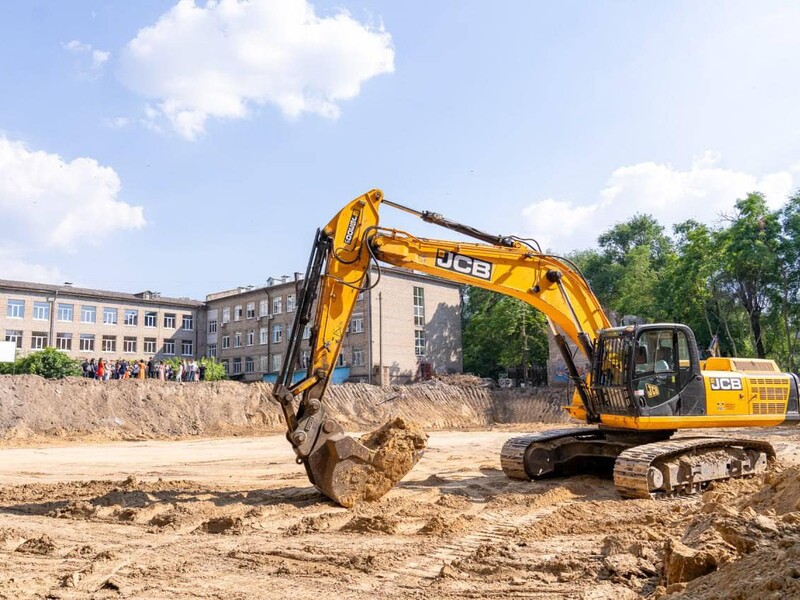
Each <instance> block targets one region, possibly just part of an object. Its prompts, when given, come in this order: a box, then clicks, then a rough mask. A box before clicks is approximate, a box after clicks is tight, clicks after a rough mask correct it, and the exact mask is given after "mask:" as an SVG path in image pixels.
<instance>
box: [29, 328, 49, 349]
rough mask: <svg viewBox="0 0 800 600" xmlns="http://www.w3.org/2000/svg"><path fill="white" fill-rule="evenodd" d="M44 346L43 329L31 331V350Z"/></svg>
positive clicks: (45, 342)
mask: <svg viewBox="0 0 800 600" xmlns="http://www.w3.org/2000/svg"><path fill="white" fill-rule="evenodd" d="M44 348H47V333H46V332H44V331H34V332H33V333H31V350H43V349H44Z"/></svg>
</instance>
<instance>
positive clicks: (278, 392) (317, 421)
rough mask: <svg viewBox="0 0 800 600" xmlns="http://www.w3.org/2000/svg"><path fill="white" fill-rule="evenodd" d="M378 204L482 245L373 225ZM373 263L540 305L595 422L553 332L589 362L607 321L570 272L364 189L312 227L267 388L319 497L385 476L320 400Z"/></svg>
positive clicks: (349, 492) (509, 240) (585, 408)
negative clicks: (280, 359) (303, 362)
mask: <svg viewBox="0 0 800 600" xmlns="http://www.w3.org/2000/svg"><path fill="white" fill-rule="evenodd" d="M382 204H387V205H390V206H393V207H395V208H399V209H401V210H404V211H406V212H410V213H412V214H415V215H416V216H418V217H420V218H421V219H422V220H424V221H426V222H429V223H434V224H437V225H440V226H442V227H445V228H448V229H451V230H453V231H456V232H458V233H461V234H464V235H467V236H470V237H473V238H476V239H478V240H481V241H482V242H484V243H474V242H453V241H441V240H433V239H423V238H418V237H415V236H413V235H410V234H408V233H405V232H403V231H399V230H396V229H387V228H384V227H381V226H380V225H379V210H380V207H381V205H382ZM373 262H374V263H378V264H379V262H384V263H388V264H391V265H394V266H396V267H400V268H403V269H410V270H414V271H420V272H424V273H428V274H430V275H435V276H437V277H440V278H443V279H448V280H451V281H456V282H459V283H464V284H469V285H473V286H478V287H482V288H485V289H488V290H492V291H496V292H499V293H502V294H505V295H508V296H513V297H515V298H518V299H520V300H522V301H523V302H527V303H528V304H530V305H531V306H533V307H535V308H537V309H539V310H540V311H542V312H543V313H544V314H545V315H546V317H547V319H548V323H549V324H550V327H551V329H552V331H553V334H554V335H555V336H556V341H557V343H558V344H559V347H560V348H561V351H562V356H563V357H564V359H565V362H566V364H567V367H568V370H569V373H570V377H571V379H572V380H573V382H574V383H575V385H576V391H577V393H578V395H579V398H580V399H581V400H582V401H583V402H581V403H579V404H581V405H582V406H580V407H579V409H580V410H578V412H579V413H580V414H581V416H584V415H585V418H586V419H587V420H589V421H594V420H597V418H598V415H596V414H594V413H593V411H592V410H591V403H590V402H587V401H586V400H587V398H586V395H585V394H586V387H585V386H586V384H585V380H584V379H583V377H581V375H580V373H579V372H578V369H577V367H576V366H575V363H574V360H573V357H572V353H571V352H570V350H569V348H568V345H567V342H566V340H565V339H564V336H563V335H562V334H561V332H562V331H563V333H564V335H566V336H567V337H568V338H569V339H570V340H571V341H572V342H573V343H574V344H576V345H577V346H578V348H580V349H581V350H582V351H583V353H584V354H585V355H586V356H587V358H588V359H589V360H591V357H592V352H593V342H594V339H595V337H596V334H597V331H599V330H601V329H604V328H607V327H610V326H611V323H610V321H609V320H608V318H607V317H606V315H605V313H604V312H603V310H602V308H601V306H600V304H599V302H598V301H597V299H596V298H595V296H594V294H593V293H592V291H591V289H590V288H589V285H588V284H587V282H586V280H585V279H584V278H583V276H582V275H581V274H580V272H579V271H578V269H577V268H576V267H574V265H572V264H571V263H570V262H569V261H567V260H565V259H563V258H559V257H556V256H552V255H549V254H545V253H543V252H541V251H540V250H539V249H538V248H537V247H535V246H534V245H533V244H531V243H529V242H526V241H525V240H521V239H518V238H513V237H502V236H494V235H491V234H487V233H484V232H482V231H480V230H477V229H475V228H473V227H469V226H466V225H462V224H460V223H456V222H453V221H450V220H448V219H446V218H444V217H442V216H441V215H439V214H436V213H431V212H424V211H416V210H413V209H410V208H408V207H405V206H402V205H400V204H397V203H394V202H391V201H388V200H386V199H384V197H383V193H382V192H381V191H380V190H372V191H370V192H368V193H366V194H364V195H362V196H360V197H358V198H356V199H355V200H353V201H352V202H350V203H349V204H347V205H346V206H345V207H344V208H343V209H342V210H340V211H339V212H338V213H337V214H336V216H334V217H333V219H331V221H330V222H329V223H328V224H327V225H326V226H325V227H324V228H322V229H321V230H319V231H318V232H317V235H316V238H315V241H314V246H313V249H312V252H311V257H310V259H309V263H308V267H307V270H306V277H305V279H304V284H303V290H302V293H301V294H300V297H299V300H298V305H297V316H296V318H295V322H294V324H293V327H292V332H291V335H290V338H289V346H288V352H287V357H286V361H285V362H284V364H283V368H282V370H281V372H280V374H279V376H278V381H277V383H276V386H275V390H274V395H275V397H276V398H277V399H278V401H279V402H280V404H281V407H282V410H283V414H284V418H285V421H286V425H287V439H288V440H289V442H290V443H291V444H292V446H293V448H294V451H295V454H296V455H297V460H298V462H299V463H302V464H304V466H305V468H306V472H307V473H308V476H309V479H310V480H311V482H312V483H313V484H314V485H316V486H317V487H318V488H319V489H320V490H321V491H322V492H323V493H324V494H325V495H327V496H328V497H330V498H331V499H333V500H334V501H336V502H338V503H340V504H342V505H344V506H350V505H352V504H354V503H356V502H358V501H359V500H360V499H363V497H362V495H360V493H359V491H358V490H357V488H358V485H357V484H360V483H363V481H364V479H365V478H370V477H379V476H380V478H382V479H384V480H385V479H386V473H385V472H383V473H379V472H378V471H380V466H379V465H378V464H376V454H377V453H376V449H374V448H368V447H366V446H364V445H363V444H361V443H359V442H358V441H356V440H354V439H352V438H350V437H348V436H346V435H345V434H344V431H343V429H342V427H341V426H340V425H339V423H337V422H336V421H335V420H334V419H333V418H331V417H330V416H329V415H328V413H327V410H326V407H325V403H324V402H323V395H324V393H325V390H326V388H327V386H328V384H329V383H330V380H331V375H332V374H333V370H334V368H335V366H336V361H337V358H338V356H339V353H340V351H341V347H342V340H343V338H344V334H345V332H346V330H347V326H348V324H349V322H350V317H351V315H352V313H353V308H354V306H355V303H356V300H357V299H358V295H359V293H361V292H362V291H364V290H366V289H368V288H369V286H370V285H371V282H370V269H371V266H372V264H373ZM314 311H315V312H314ZM312 313H313V319H312ZM307 326H310V327H311V335H310V345H311V352H310V357H309V361H308V367H307V371H306V373H305V376H304V377H302V378H301V379H300V380H299V381H294V379H295V377H294V376H295V372H296V368H297V365H298V360H299V358H300V352H301V350H300V347H301V341H302V339H303V332H304V330H305V329H306V327H307ZM296 399H299V402H298V401H297V400H296ZM420 454H421V453H419V452H415V453H414V456H413V457H411V459H409V460H406V461H405V463H404V464H406V465H407V466H408V468H409V469H410V468H411V467H413V465H414V464H415V462H416V460H417V459H418V458H419V456H420ZM378 462H382V461H378ZM403 475H405V472H402V473H398V472H394V473H392V474H391V478H390V479H396V480H399V479H400V478H402V476H403ZM394 483H396V481H391V484H392V485H393V484H394ZM387 490H388V488H387Z"/></svg>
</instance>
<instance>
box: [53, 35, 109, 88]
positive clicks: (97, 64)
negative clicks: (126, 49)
mask: <svg viewBox="0 0 800 600" xmlns="http://www.w3.org/2000/svg"><path fill="white" fill-rule="evenodd" d="M62 47H63V48H64V49H65V50H67V51H68V52H70V53H71V54H74V55H77V56H81V57H86V58H88V59H89V62H88V65H82V66H81V75H82V76H84V77H88V78H90V79H97V78H98V77H100V75H102V72H103V67H104V66H105V64H106V63H107V62H108V59H109V58H111V53H110V52H107V51H105V50H98V49H97V48H93V47H92V45H91V44H84V43H83V42H81V41H80V40H71V41H69V42H67V43H66V44H62Z"/></svg>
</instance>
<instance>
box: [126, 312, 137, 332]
mask: <svg viewBox="0 0 800 600" xmlns="http://www.w3.org/2000/svg"><path fill="white" fill-rule="evenodd" d="M138 324H139V311H138V310H133V309H131V308H126V309H125V325H129V326H131V327H133V326H134V325H138Z"/></svg>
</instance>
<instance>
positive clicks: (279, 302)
mask: <svg viewBox="0 0 800 600" xmlns="http://www.w3.org/2000/svg"><path fill="white" fill-rule="evenodd" d="M282 312H283V296H275V297H274V298H273V299H272V314H273V315H279V314H281V313H282Z"/></svg>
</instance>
